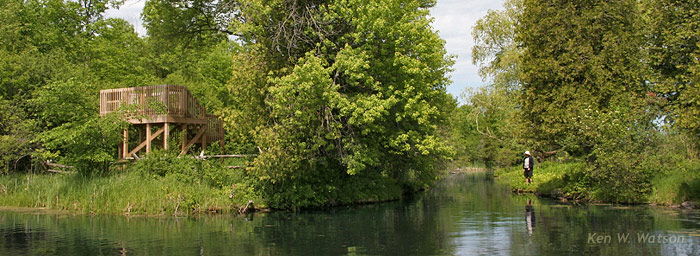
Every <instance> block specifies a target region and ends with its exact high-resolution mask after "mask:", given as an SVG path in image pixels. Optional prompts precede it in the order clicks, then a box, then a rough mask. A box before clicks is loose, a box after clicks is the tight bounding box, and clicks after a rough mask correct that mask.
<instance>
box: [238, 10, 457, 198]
mask: <svg viewBox="0 0 700 256" xmlns="http://www.w3.org/2000/svg"><path fill="white" fill-rule="evenodd" d="M432 4H434V2H433V1H379V2H377V1H361V0H350V1H328V2H323V3H316V2H313V1H312V2H304V3H300V2H294V4H291V3H290V2H286V1H269V2H264V3H263V2H259V1H246V2H245V3H242V4H241V6H240V8H241V9H240V11H241V12H240V14H239V17H240V18H241V19H240V20H238V22H237V23H236V24H235V25H234V28H236V32H237V33H239V35H240V36H241V38H242V40H243V41H244V42H245V44H244V48H246V50H245V51H246V52H251V53H252V52H254V53H256V54H255V55H249V54H247V53H246V54H245V55H244V56H247V57H253V58H257V59H255V60H253V61H248V62H247V63H249V64H253V66H251V67H254V68H253V69H252V71H253V72H251V73H252V74H255V77H256V79H255V80H253V79H246V78H245V76H243V75H238V74H236V72H234V77H238V76H240V77H241V78H242V79H243V80H244V83H242V84H235V85H234V84H232V85H231V86H230V87H231V88H235V89H234V92H235V93H236V94H237V95H241V96H244V97H247V98H245V99H243V100H241V101H242V103H243V105H242V106H241V107H242V108H243V109H248V111H252V112H255V113H261V114H263V115H264V116H262V118H258V119H255V120H253V119H247V120H246V119H244V118H235V120H238V121H244V123H241V125H242V126H243V127H255V128H254V129H255V132H249V133H248V134H254V136H255V137H256V139H255V143H257V145H255V146H259V147H260V148H261V151H262V152H261V154H260V156H259V157H258V158H257V159H256V160H255V162H254V164H253V167H252V169H251V170H250V173H251V174H252V176H254V177H257V178H258V180H260V181H261V182H260V183H258V184H256V186H257V187H258V188H259V189H260V190H261V191H264V194H266V195H268V197H270V198H275V199H274V202H272V203H271V204H272V205H273V207H299V206H307V204H308V205H309V206H310V205H323V204H327V203H329V202H331V201H335V200H334V199H333V198H332V197H330V196H331V195H336V193H338V191H349V190H351V189H352V188H350V187H348V185H346V184H349V183H353V182H354V181H356V180H361V179H366V178H367V177H377V175H381V176H383V177H386V178H389V179H392V180H395V181H398V182H399V183H400V184H402V185H405V186H406V188H409V189H418V188H420V187H422V186H424V185H425V184H427V183H429V182H432V181H433V180H434V178H435V176H434V175H435V173H436V170H435V168H436V166H437V165H439V164H440V163H442V161H444V160H445V159H446V157H448V156H449V155H450V153H451V149H450V148H449V146H447V145H446V143H445V141H444V139H443V137H441V136H440V135H438V134H437V132H438V127H439V126H440V125H441V124H442V123H443V122H444V121H445V120H446V119H447V115H446V113H445V110H444V109H443V106H449V105H450V104H451V103H452V99H450V98H449V96H447V94H446V93H445V89H444V88H445V86H446V84H447V82H448V79H447V78H446V73H447V72H448V71H449V66H450V65H451V64H452V60H451V59H450V57H449V56H446V54H445V50H444V41H443V40H442V39H440V38H439V37H438V36H437V34H436V33H435V32H434V31H433V30H432V28H431V27H430V25H429V24H430V20H429V18H428V17H427V15H428V11H427V8H428V7H429V6H432ZM256 63H265V65H255V64H256ZM251 67H242V68H241V69H238V68H237V69H236V70H240V71H241V72H243V71H246V72H250V71H251ZM263 78H265V79H263ZM240 86H244V87H240ZM250 92H254V93H250ZM261 99H264V102H263V103H264V104H260V102H261ZM246 100H248V101H249V102H252V103H251V104H249V103H245V101H246ZM233 109H235V108H232V110H233ZM232 112H233V113H236V112H237V111H236V110H233V111H232ZM241 117H243V116H241ZM260 119H263V120H260ZM235 120H234V119H232V121H235ZM247 122H254V123H256V124H257V125H251V124H250V123H247ZM248 129H251V128H248ZM310 184H311V186H309V185H310ZM313 184H333V185H332V186H331V187H332V188H336V189H337V190H334V191H333V190H332V191H330V192H328V191H325V190H320V188H323V187H327V186H316V185H313ZM317 187H318V188H319V189H317ZM368 189H371V188H368ZM289 191H297V192H295V193H292V192H289ZM302 192H303V193H305V194H306V196H308V197H300V195H299V193H302ZM285 198H288V199H287V200H285ZM277 200H279V201H277ZM289 200H292V201H293V202H289Z"/></svg>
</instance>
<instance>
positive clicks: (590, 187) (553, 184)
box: [494, 161, 700, 207]
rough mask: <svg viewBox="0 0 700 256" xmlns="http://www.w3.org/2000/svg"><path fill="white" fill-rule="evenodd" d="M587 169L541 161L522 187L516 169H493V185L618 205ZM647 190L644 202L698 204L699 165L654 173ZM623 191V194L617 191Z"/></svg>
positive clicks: (578, 163) (575, 163)
mask: <svg viewBox="0 0 700 256" xmlns="http://www.w3.org/2000/svg"><path fill="white" fill-rule="evenodd" d="M588 171H589V167H588V166H587V165H586V163H584V162H582V161H572V162H566V163H557V162H549V161H548V162H544V163H541V164H539V165H537V166H535V170H534V177H533V184H529V185H528V184H526V183H525V178H524V177H523V171H522V168H521V167H520V166H514V167H509V168H501V169H497V170H496V171H495V173H494V175H495V176H496V180H497V182H500V183H503V184H506V185H508V186H509V187H510V188H511V189H512V191H513V192H514V193H534V194H537V195H540V196H546V197H553V198H558V199H561V200H574V201H584V202H585V201H590V202H606V203H618V202H616V201H611V200H610V199H607V198H605V196H604V195H603V193H602V192H601V191H602V190H603V189H601V187H600V186H601V185H599V184H596V183H595V182H593V181H591V178H590V175H588V173H587V172H588ZM649 182H650V183H651V184H650V185H651V186H650V187H651V189H650V190H649V191H648V192H646V193H644V194H643V195H642V200H641V201H639V202H634V203H647V204H656V205H664V206H678V205H681V204H682V203H684V202H691V203H692V204H693V205H695V206H696V207H697V206H698V205H700V163H698V162H697V161H684V162H681V163H679V164H677V166H675V168H670V169H667V170H664V171H660V172H656V173H653V174H652V175H651V177H650V178H649ZM620 192H623V191H620Z"/></svg>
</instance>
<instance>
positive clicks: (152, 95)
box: [100, 85, 224, 158]
mask: <svg viewBox="0 0 700 256" xmlns="http://www.w3.org/2000/svg"><path fill="white" fill-rule="evenodd" d="M125 105H131V106H133V108H132V107H129V108H128V110H129V111H128V113H129V116H127V117H126V118H127V119H128V122H129V123H131V124H133V125H134V126H136V129H137V130H138V133H139V136H138V142H137V144H136V145H137V146H135V147H134V148H132V149H131V150H129V149H130V148H129V142H130V140H129V130H127V129H125V130H124V141H123V142H122V143H121V144H120V145H119V157H120V158H128V157H130V156H132V155H134V154H136V153H137V152H140V151H141V150H142V149H144V148H145V150H146V154H148V153H150V152H151V147H152V143H153V142H154V141H156V142H160V143H158V144H162V145H163V148H164V149H168V140H170V133H171V132H172V130H174V129H180V133H181V134H182V144H181V149H180V154H181V155H182V154H185V153H187V151H188V150H189V149H190V147H192V146H193V145H194V144H200V145H201V149H202V150H205V149H206V147H207V143H213V142H217V141H218V142H219V143H220V145H221V148H223V146H224V129H223V126H222V124H221V120H220V119H218V118H217V117H216V116H214V115H210V114H207V111H206V109H204V107H202V106H201V105H199V102H197V100H196V99H195V98H194V97H193V96H192V94H191V93H190V91H189V90H187V88H186V87H184V86H178V85H154V86H145V87H132V88H119V89H108V90H101V91H100V116H104V115H107V114H109V113H112V112H114V111H117V110H118V109H119V108H120V107H122V106H125ZM153 129H157V130H156V131H153ZM161 135H162V136H161Z"/></svg>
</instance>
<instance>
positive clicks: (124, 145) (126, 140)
mask: <svg viewBox="0 0 700 256" xmlns="http://www.w3.org/2000/svg"><path fill="white" fill-rule="evenodd" d="M122 152H123V153H124V155H122V158H127V157H129V155H127V152H129V129H124V140H123V141H122Z"/></svg>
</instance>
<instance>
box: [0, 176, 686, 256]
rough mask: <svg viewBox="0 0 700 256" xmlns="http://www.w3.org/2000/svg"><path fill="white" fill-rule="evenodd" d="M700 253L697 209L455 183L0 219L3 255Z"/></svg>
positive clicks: (463, 180)
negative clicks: (320, 202)
mask: <svg viewBox="0 0 700 256" xmlns="http://www.w3.org/2000/svg"><path fill="white" fill-rule="evenodd" d="M565 254H566V255H579V254H603V255H700V212H699V211H697V210H680V209H670V208H663V207H651V206H619V205H570V204H560V203H558V202H556V201H553V200H550V199H544V198H537V197H535V196H528V195H513V194H511V193H510V191H509V189H508V188H507V187H504V186H502V185H499V184H497V183H495V181H494V178H493V177H492V175H491V174H489V173H462V174H455V175H451V176H449V177H448V178H446V179H443V180H442V181H440V182H439V183H438V184H436V186H435V187H434V188H433V189H431V190H429V191H427V192H425V193H421V194H419V195H416V196H413V197H411V198H405V199H403V200H401V201H396V202H389V203H382V204H373V205H362V206H353V207H342V208H334V209H329V210H316V211H304V212H297V213H288V212H273V213H257V214H254V215H248V216H230V215H212V216H209V215H203V216H196V217H187V218H182V217H179V218H175V217H129V216H87V215H65V214H48V213H37V212H30V213H20V212H16V211H0V255H565Z"/></svg>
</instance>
